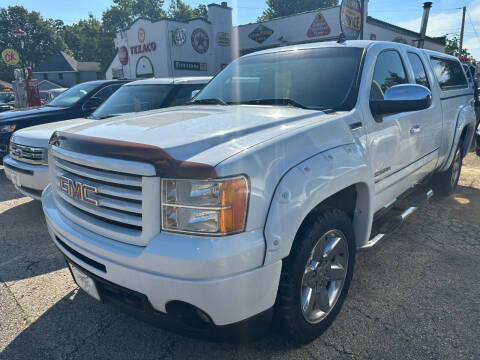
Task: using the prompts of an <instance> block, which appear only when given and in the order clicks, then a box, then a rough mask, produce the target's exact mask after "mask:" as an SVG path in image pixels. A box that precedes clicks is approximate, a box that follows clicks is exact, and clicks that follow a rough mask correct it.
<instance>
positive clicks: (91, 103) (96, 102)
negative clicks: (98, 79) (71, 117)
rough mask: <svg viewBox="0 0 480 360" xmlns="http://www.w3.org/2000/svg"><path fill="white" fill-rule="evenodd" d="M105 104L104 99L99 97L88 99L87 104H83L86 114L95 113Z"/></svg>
mask: <svg viewBox="0 0 480 360" xmlns="http://www.w3.org/2000/svg"><path fill="white" fill-rule="evenodd" d="M102 103H103V99H101V98H98V97H91V98H90V99H88V100H87V101H86V102H85V104H83V110H84V111H86V112H89V113H91V112H93V111H94V110H96V109H97V108H98V107H99V106H100V105H101V104H102Z"/></svg>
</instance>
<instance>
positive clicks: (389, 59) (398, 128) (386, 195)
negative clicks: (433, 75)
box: [367, 49, 422, 211]
mask: <svg viewBox="0 0 480 360" xmlns="http://www.w3.org/2000/svg"><path fill="white" fill-rule="evenodd" d="M407 74H408V72H407V68H406V66H405V61H404V60H403V58H402V55H401V54H400V52H399V51H398V50H397V49H386V50H383V51H382V52H380V54H379V55H378V56H377V59H376V63H375V68H374V73H373V77H372V80H371V89H370V100H381V99H383V98H384V94H385V92H386V90H387V89H389V88H391V87H392V86H395V85H400V84H406V83H408V82H409V80H408V75H407ZM367 116H368V118H369V119H368V124H369V125H368V127H369V129H368V136H367V138H368V140H367V141H368V148H369V149H370V157H371V165H372V168H373V169H372V170H373V173H374V179H375V193H376V196H375V211H377V210H379V209H381V208H382V207H383V206H385V204H389V203H390V202H391V201H393V200H395V198H396V197H397V196H399V195H400V194H401V193H403V192H404V191H406V190H407V189H408V187H410V186H411V185H412V184H414V183H415V182H416V180H415V179H414V178H412V176H413V174H414V173H415V172H416V170H417V169H418V167H419V166H420V164H419V163H420V162H421V161H420V159H421V142H422V141H421V137H420V136H419V133H418V132H416V130H415V129H416V128H417V127H418V124H417V123H416V121H418V118H417V117H415V116H412V112H405V113H397V114H387V115H379V116H373V115H372V113H371V112H369V113H368V115H367Z"/></svg>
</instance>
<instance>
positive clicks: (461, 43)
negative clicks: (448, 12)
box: [459, 6, 467, 56]
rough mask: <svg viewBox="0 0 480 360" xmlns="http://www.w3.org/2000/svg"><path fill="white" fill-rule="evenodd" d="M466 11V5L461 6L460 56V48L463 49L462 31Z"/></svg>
mask: <svg viewBox="0 0 480 360" xmlns="http://www.w3.org/2000/svg"><path fill="white" fill-rule="evenodd" d="M466 12H467V7H466V6H464V7H463V15H462V28H461V29H460V54H459V56H462V49H463V33H464V30H465V13H466Z"/></svg>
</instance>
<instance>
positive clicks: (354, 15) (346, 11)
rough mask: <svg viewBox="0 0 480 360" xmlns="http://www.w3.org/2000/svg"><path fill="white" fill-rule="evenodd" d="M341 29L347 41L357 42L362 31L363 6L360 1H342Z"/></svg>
mask: <svg viewBox="0 0 480 360" xmlns="http://www.w3.org/2000/svg"><path fill="white" fill-rule="evenodd" d="M340 28H341V29H342V32H343V34H344V35H345V38H346V39H347V40H356V39H358V36H359V35H360V32H361V31H362V4H361V2H360V0H342V5H341V7H340Z"/></svg>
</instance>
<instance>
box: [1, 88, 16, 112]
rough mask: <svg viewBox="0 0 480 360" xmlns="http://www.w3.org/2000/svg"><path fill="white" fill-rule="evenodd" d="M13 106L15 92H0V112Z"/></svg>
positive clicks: (11, 108)
mask: <svg viewBox="0 0 480 360" xmlns="http://www.w3.org/2000/svg"><path fill="white" fill-rule="evenodd" d="M14 108H15V94H14V93H13V92H1V93H0V112H4V111H10V110H13V109H14Z"/></svg>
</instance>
